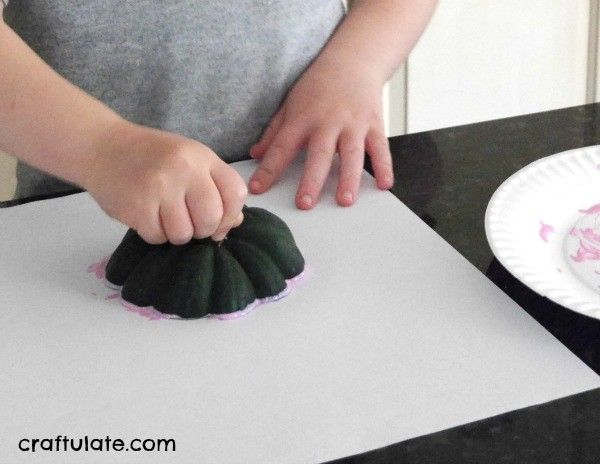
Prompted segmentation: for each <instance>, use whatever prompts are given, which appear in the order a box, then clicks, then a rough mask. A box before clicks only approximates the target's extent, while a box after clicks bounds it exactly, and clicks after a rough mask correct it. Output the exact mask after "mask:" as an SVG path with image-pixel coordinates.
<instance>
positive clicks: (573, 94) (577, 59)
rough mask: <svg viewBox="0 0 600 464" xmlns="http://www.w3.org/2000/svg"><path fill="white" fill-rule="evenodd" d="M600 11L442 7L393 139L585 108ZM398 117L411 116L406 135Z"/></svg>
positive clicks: (574, 2) (561, 2)
mask: <svg viewBox="0 0 600 464" xmlns="http://www.w3.org/2000/svg"><path fill="white" fill-rule="evenodd" d="M594 5H596V6H597V1H594V0H592V2H591V3H590V0H552V1H548V0H502V1H497V0H440V1H439V4H438V8H437V10H436V13H435V15H434V17H433V19H432V22H431V23H430V25H429V27H428V29H427V30H426V32H425V34H424V35H423V37H422V38H421V40H420V42H419V43H418V45H417V47H416V48H415V50H414V51H413V53H412V54H411V56H410V58H409V60H408V67H407V68H408V70H407V72H406V80H407V82H406V83H405V84H400V85H402V86H405V88H406V94H405V98H404V101H405V104H406V107H405V108H401V105H402V99H401V98H397V99H396V102H395V103H392V102H390V134H392V135H395V134H400V133H403V132H404V131H405V130H406V131H408V132H417V131H422V130H429V129H437V128H441V127H447V126H453V125H459V124H466V123H471V122H476V121H482V120H487V119H497V118H502V117H507V116H514V115H518V114H525V113H532V112H537V111H545V110H550V109H555V108H561V107H566V106H573V105H580V104H583V103H585V101H586V75H587V65H588V23H589V18H590V9H591V8H593V7H594ZM594 44H595V42H594ZM594 46H595V45H594ZM393 86H394V84H392V87H393ZM396 91H397V90H396ZM390 92H391V93H393V92H394V90H393V89H391V90H390ZM394 112H396V113H400V112H404V113H405V114H406V124H405V126H404V127H402V126H401V125H400V124H394V123H393V120H394V116H393V113H394Z"/></svg>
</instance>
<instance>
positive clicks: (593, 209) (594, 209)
mask: <svg viewBox="0 0 600 464" xmlns="http://www.w3.org/2000/svg"><path fill="white" fill-rule="evenodd" d="M579 212H580V213H584V214H599V213H600V204H597V205H594V206H591V207H589V208H588V209H580V210H579Z"/></svg>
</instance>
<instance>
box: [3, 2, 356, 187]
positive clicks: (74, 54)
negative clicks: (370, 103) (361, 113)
mask: <svg viewBox="0 0 600 464" xmlns="http://www.w3.org/2000/svg"><path fill="white" fill-rule="evenodd" d="M3 1H5V0H3ZM5 3H6V1H5ZM343 15H344V7H343V4H342V1H341V0H235V1H221V0H169V1H165V0H137V1H122V0H119V1H117V0H102V1H84V0H11V1H10V2H9V3H8V4H7V6H6V8H5V9H4V19H5V21H6V23H7V24H8V25H9V26H11V27H12V28H13V29H14V30H15V31H16V32H17V33H18V34H19V35H20V36H21V37H22V38H23V39H24V40H25V42H27V43H28V44H29V46H30V47H31V48H33V50H35V51H36V52H37V53H38V54H39V55H40V56H41V57H42V58H43V59H44V60H45V61H46V62H47V63H48V64H49V65H50V66H52V67H53V68H54V69H55V70H56V71H58V72H59V73H60V74H62V75H63V76H64V77H66V78H67V79H68V80H69V81H71V82H72V83H74V84H76V85H77V86H79V87H81V88H82V89H84V90H85V91H87V92H88V93H90V94H91V95H93V96H95V97H96V98H98V99H100V100H101V101H103V102H104V103H106V104H107V105H108V106H110V107H111V108H113V109H114V110H116V111H117V112H118V113H119V114H121V115H122V116H124V117H125V118H127V119H129V120H130V121H133V122H136V123H139V124H144V125H147V126H151V127H155V128H160V129H165V130H169V131H173V132H177V133H180V134H183V135H185V136H187V137H191V138H194V139H197V140H200V141H202V142H203V143H205V144H206V145H208V146H209V147H210V148H212V149H213V150H214V151H215V152H216V153H217V154H218V155H219V156H220V157H221V158H222V159H224V160H226V161H237V160H240V159H242V158H244V157H246V156H247V152H248V149H249V147H250V146H251V145H252V144H253V143H255V142H256V141H257V140H258V138H259V137H260V135H261V133H262V131H263V129H264V128H265V127H266V124H267V123H268V122H269V120H270V118H271V116H272V115H273V114H274V112H275V111H276V110H277V108H278V106H279V105H280V103H281V102H282V99H283V98H284V96H285V94H286V92H287V90H288V89H289V88H290V86H291V85H292V84H293V83H294V81H295V80H296V79H297V78H298V76H299V75H300V74H301V73H302V71H303V70H304V69H305V68H306V66H307V65H308V64H310V62H311V61H312V60H313V59H314V58H315V56H316V55H317V54H318V52H319V51H320V50H321V48H322V47H323V46H324V44H325V42H326V41H327V40H328V38H329V37H330V35H331V34H332V32H333V31H334V29H335V28H336V26H337V25H338V23H339V22H340V20H341V19H342V17H343ZM34 78H35V76H32V79H34ZM17 178H18V186H17V197H18V198H19V197H27V196H32V195H37V194H43V193H51V192H58V191H61V190H66V189H71V188H73V186H71V185H69V184H66V183H65V182H62V181H60V180H58V179H55V178H53V177H50V176H48V175H46V174H44V173H42V172H40V171H38V170H36V169H33V168H31V167H29V166H27V165H25V164H23V163H20V164H19V166H18V168H17Z"/></svg>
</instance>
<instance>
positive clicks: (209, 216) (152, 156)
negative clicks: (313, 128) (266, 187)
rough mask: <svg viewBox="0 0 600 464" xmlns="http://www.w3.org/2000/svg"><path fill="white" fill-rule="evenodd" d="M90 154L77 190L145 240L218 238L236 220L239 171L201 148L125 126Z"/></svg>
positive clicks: (241, 196)
mask: <svg viewBox="0 0 600 464" xmlns="http://www.w3.org/2000/svg"><path fill="white" fill-rule="evenodd" d="M113 135H114V138H113V140H112V141H110V142H109V145H110V146H109V147H108V148H107V150H106V153H102V155H101V156H100V155H99V156H95V157H94V158H93V162H92V164H91V166H88V167H87V169H88V172H87V173H86V176H84V178H85V179H86V180H85V182H83V184H84V185H83V187H84V188H86V189H87V190H88V191H89V192H90V193H91V194H92V196H93V197H94V198H95V199H96V201H97V202H98V203H99V205H100V206H101V207H102V209H104V211H106V213H107V214H108V215H110V216H111V217H113V218H115V219H117V220H119V221H121V222H123V223H124V224H126V225H128V226H129V227H131V228H133V229H135V230H136V231H137V232H138V233H139V234H140V236H141V237H142V238H143V239H144V240H146V241H147V242H149V243H153V244H158V243H164V242H165V241H167V240H169V241H170V242H171V243H173V244H183V243H186V242H188V241H189V240H190V239H191V238H192V237H195V238H205V237H209V236H211V237H212V238H213V239H214V240H222V239H223V238H224V237H225V235H226V234H227V232H228V231H229V229H231V228H232V227H236V226H238V225H239V224H240V223H241V222H242V219H243V216H242V213H241V211H242V206H243V204H244V200H245V198H246V195H247V189H246V185H245V183H244V180H243V179H242V178H241V177H240V176H239V174H238V173H237V172H236V171H235V170H234V169H233V168H231V167H230V166H228V165H227V164H226V163H225V162H224V161H222V160H221V159H220V158H219V157H218V156H217V155H216V154H215V153H213V152H212V151H211V150H210V149H209V148H208V147H206V146H205V145H202V144H201V143H199V142H196V141H194V140H190V139H188V138H185V137H183V136H179V135H176V134H172V133H169V132H164V131H159V130H155V129H150V128H146V127H142V126H137V125H133V124H129V123H126V124H125V125H124V126H123V127H119V128H118V129H117V130H116V131H115V132H114V134H113Z"/></svg>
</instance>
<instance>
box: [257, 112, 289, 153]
mask: <svg viewBox="0 0 600 464" xmlns="http://www.w3.org/2000/svg"><path fill="white" fill-rule="evenodd" d="M281 124H283V109H280V110H279V111H277V113H276V114H275V116H273V119H271V122H270V123H269V125H268V126H267V128H266V129H265V131H264V132H263V134H262V136H261V138H260V140H259V141H258V142H257V143H256V144H254V145H253V146H252V147H251V148H250V156H251V157H252V158H256V159H260V158H262V157H263V156H264V154H265V153H266V151H267V148H269V145H270V144H271V142H272V141H273V139H274V138H275V135H277V132H279V129H280V128H281Z"/></svg>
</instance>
